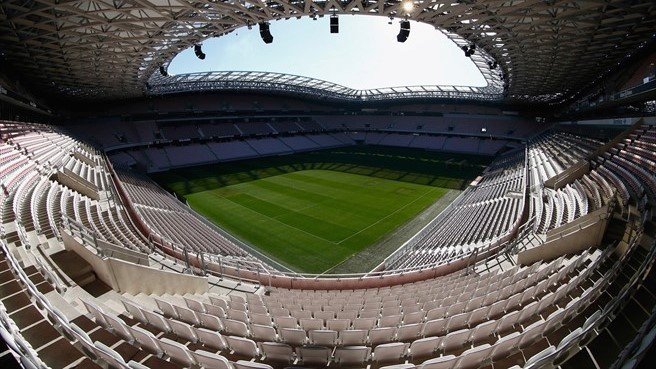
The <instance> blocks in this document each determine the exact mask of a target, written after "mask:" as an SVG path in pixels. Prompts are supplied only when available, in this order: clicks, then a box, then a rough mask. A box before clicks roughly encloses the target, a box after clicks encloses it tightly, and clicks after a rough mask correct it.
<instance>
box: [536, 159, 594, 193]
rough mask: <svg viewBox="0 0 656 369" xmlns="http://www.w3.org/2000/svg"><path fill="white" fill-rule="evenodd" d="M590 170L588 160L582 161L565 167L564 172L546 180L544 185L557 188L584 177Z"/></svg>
mask: <svg viewBox="0 0 656 369" xmlns="http://www.w3.org/2000/svg"><path fill="white" fill-rule="evenodd" d="M589 172H590V163H589V162H588V161H587V160H584V161H580V162H578V163H576V164H574V165H572V166H571V167H569V168H567V169H565V170H564V171H563V172H561V173H559V174H556V175H555V176H553V177H551V178H549V179H547V180H546V181H544V187H547V188H551V189H553V190H557V189H559V188H563V187H565V186H566V185H568V184H570V183H572V182H574V181H576V180H577V179H580V178H582V177H583V176H584V175H586V174H588V173H589Z"/></svg>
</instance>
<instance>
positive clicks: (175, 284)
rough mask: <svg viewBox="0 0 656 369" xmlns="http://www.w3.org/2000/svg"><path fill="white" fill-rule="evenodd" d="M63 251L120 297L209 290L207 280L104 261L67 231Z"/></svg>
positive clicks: (142, 266) (125, 263)
mask: <svg viewBox="0 0 656 369" xmlns="http://www.w3.org/2000/svg"><path fill="white" fill-rule="evenodd" d="M60 231H61V234H62V239H63V241H64V247H65V248H66V249H67V250H70V251H73V252H75V253H76V254H78V255H80V256H81V257H82V258H83V259H84V260H86V261H87V262H88V263H89V264H90V265H91V267H92V268H93V271H94V272H95V273H96V276H97V277H98V279H100V280H101V281H103V282H104V283H105V284H107V285H108V286H109V287H111V288H112V289H113V290H115V291H117V292H119V293H125V292H127V293H131V294H138V293H145V294H157V295H161V294H164V293H168V294H180V295H182V294H185V293H205V292H207V291H208V289H209V284H208V282H207V278H205V277H197V276H192V275H187V274H180V273H177V272H170V271H165V270H159V269H157V268H152V267H149V266H144V265H138V264H134V263H130V262H127V261H123V260H119V259H115V258H110V257H101V256H99V255H98V254H96V252H95V250H93V249H91V248H90V247H86V246H84V245H82V243H81V242H80V241H79V239H77V238H76V237H73V236H71V235H70V234H69V233H68V231H67V230H64V229H61V230H60Z"/></svg>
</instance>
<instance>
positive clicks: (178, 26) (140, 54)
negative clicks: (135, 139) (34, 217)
mask: <svg viewBox="0 0 656 369" xmlns="http://www.w3.org/2000/svg"><path fill="white" fill-rule="evenodd" d="M406 1H408V0H406ZM413 4H414V7H413V9H412V10H411V11H410V12H409V13H407V12H406V11H404V10H403V8H404V7H403V3H401V2H400V1H369V0H352V1H333V0H330V1H323V0H322V1H311V0H302V1H301V0H275V1H267V2H265V1H259V0H253V1H244V0H231V1H211V0H201V1H185V0H133V1H121V0H111V1H110V0H79V1H67V0H3V1H2V2H1V3H0V47H1V48H2V52H3V53H4V54H5V55H4V57H5V59H6V60H7V61H8V62H9V64H10V65H11V66H12V67H13V69H15V70H17V71H18V72H20V73H21V75H22V77H23V80H24V81H26V82H28V83H29V84H30V85H32V86H33V87H36V88H38V89H39V90H40V91H43V92H50V93H58V94H64V96H84V97H104V98H122V97H133V96H140V95H143V94H144V93H146V91H147V89H146V84H147V82H148V81H149V79H150V78H151V77H152V76H153V74H154V73H157V70H158V68H159V66H161V65H167V64H168V63H169V62H170V61H171V59H172V58H173V57H174V56H175V55H176V54H177V53H179V52H180V51H182V50H184V49H186V48H189V47H190V46H192V45H194V44H196V43H199V42H201V41H203V40H204V39H207V38H209V37H216V36H220V35H224V34H226V33H228V32H231V31H233V30H235V29H237V28H239V27H242V26H247V25H254V24H257V23H260V22H263V21H269V20H274V19H285V18H290V17H299V16H304V15H305V16H316V15H324V14H329V13H330V12H331V10H333V9H334V10H335V11H336V12H337V13H340V14H343V13H349V14H351V13H357V14H371V15H382V16H385V17H396V18H401V17H406V16H407V17H408V18H410V19H413V20H417V21H420V22H424V23H428V24H431V25H434V26H435V27H436V28H438V29H441V30H444V31H445V32H446V34H447V35H449V36H450V37H452V39H453V40H454V41H456V42H457V43H471V44H475V45H476V47H477V53H476V54H475V55H479V54H480V55H482V56H483V58H486V59H483V60H487V58H490V60H492V59H493V60H495V61H497V62H498V64H499V65H500V67H501V70H495V71H490V70H489V68H488V67H487V66H486V63H481V64H482V65H479V64H478V63H477V65H479V69H481V70H482V72H483V74H484V75H486V76H488V77H490V78H495V79H497V80H500V79H499V74H505V79H506V80H507V82H508V94H509V96H510V98H512V99H516V100H524V101H536V100H537V101H555V100H558V99H560V98H562V97H564V96H568V95H570V94H572V93H574V92H577V91H579V90H580V89H581V88H583V87H585V86H586V85H587V84H589V83H590V82H591V81H593V80H594V79H595V78H596V77H598V76H599V75H600V74H602V73H605V72H607V71H608V70H610V69H612V68H613V67H614V66H616V65H617V64H618V63H619V62H620V61H622V60H623V59H624V58H626V57H627V56H628V55H630V54H631V53H632V52H634V51H635V50H637V48H639V47H641V46H644V45H645V44H646V43H647V42H648V41H649V40H651V39H652V37H653V34H654V30H655V29H656V3H654V2H653V1H651V0H647V1H631V0H603V1H601V0H591V1H586V0H582V1H559V0H523V1H514V0H509V1H508V0H507V1H495V0H492V1H476V0H450V1H441V0H430V1H421V0H419V1H414V2H413ZM486 68H487V69H486ZM497 72H498V74H497ZM495 75H496V77H495ZM486 79H487V80H488V82H489V81H491V79H489V78H487V77H486ZM492 87H497V88H498V85H497V86H492Z"/></svg>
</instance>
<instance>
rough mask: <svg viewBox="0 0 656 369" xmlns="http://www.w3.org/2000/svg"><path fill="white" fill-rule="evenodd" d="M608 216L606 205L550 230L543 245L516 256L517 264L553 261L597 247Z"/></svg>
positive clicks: (604, 230) (602, 235)
mask: <svg viewBox="0 0 656 369" xmlns="http://www.w3.org/2000/svg"><path fill="white" fill-rule="evenodd" d="M609 215H610V214H609V212H608V205H606V206H604V207H602V208H601V209H598V210H596V211H594V212H592V213H590V214H587V215H584V216H582V217H580V218H578V219H576V220H575V221H573V222H571V223H568V224H565V225H564V226H562V227H558V228H555V229H552V230H551V231H549V232H548V233H547V240H546V241H545V243H543V244H541V245H539V246H536V247H532V248H529V249H526V250H524V251H521V252H520V253H519V254H518V255H517V260H518V262H519V264H521V265H530V264H533V263H535V262H536V261H541V260H545V261H548V260H553V259H555V258H558V257H560V256H561V255H568V254H574V253H578V252H581V251H583V250H586V249H588V248H591V247H597V246H599V245H600V244H601V241H602V239H603V237H604V234H605V233H606V227H607V225H608V221H609Z"/></svg>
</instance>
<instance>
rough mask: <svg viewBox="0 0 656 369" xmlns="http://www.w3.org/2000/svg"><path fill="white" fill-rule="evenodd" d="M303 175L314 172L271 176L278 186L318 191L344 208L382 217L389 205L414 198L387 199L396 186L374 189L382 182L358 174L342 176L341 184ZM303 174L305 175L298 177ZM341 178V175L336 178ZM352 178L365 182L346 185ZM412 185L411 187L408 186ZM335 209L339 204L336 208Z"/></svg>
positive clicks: (397, 195) (311, 192)
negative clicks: (355, 195)
mask: <svg viewBox="0 0 656 369" xmlns="http://www.w3.org/2000/svg"><path fill="white" fill-rule="evenodd" d="M307 172H312V173H314V172H315V171H304V172H296V173H291V174H289V175H287V176H279V177H274V178H275V180H276V181H278V182H279V183H284V184H286V185H288V186H289V185H294V186H296V187H297V188H302V189H303V190H304V191H305V192H307V193H310V194H315V193H317V192H321V193H322V196H328V197H332V198H334V199H337V200H340V201H342V202H344V203H345V205H344V206H345V207H346V208H349V209H350V208H352V207H354V206H355V207H357V208H359V209H360V210H361V211H363V212H364V213H379V214H380V215H382V214H386V213H387V211H388V208H389V206H390V205H391V204H395V203H397V202H405V201H406V200H407V199H410V198H414V196H409V197H407V198H405V199H403V198H401V197H404V196H402V195H401V196H399V194H396V195H395V196H391V197H390V196H388V195H389V194H390V193H391V192H393V191H394V190H395V189H398V188H399V186H398V184H397V186H396V187H394V188H385V189H384V190H381V189H380V188H377V187H378V186H381V185H384V184H385V183H384V182H381V183H379V181H381V180H380V179H376V178H369V177H362V176H359V175H353V174H346V175H345V176H346V178H345V180H344V181H326V180H324V179H323V178H318V177H313V176H310V175H309V174H308V173H307ZM302 173H306V174H305V175H299V174H302ZM340 177H341V176H340ZM352 177H361V178H365V179H367V181H360V183H359V184H357V185H354V184H353V183H349V182H347V181H348V180H352ZM312 180H315V182H312ZM409 186H412V185H409ZM354 192H355V193H358V197H357V198H354V197H353V193H354ZM338 206H339V205H338Z"/></svg>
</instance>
